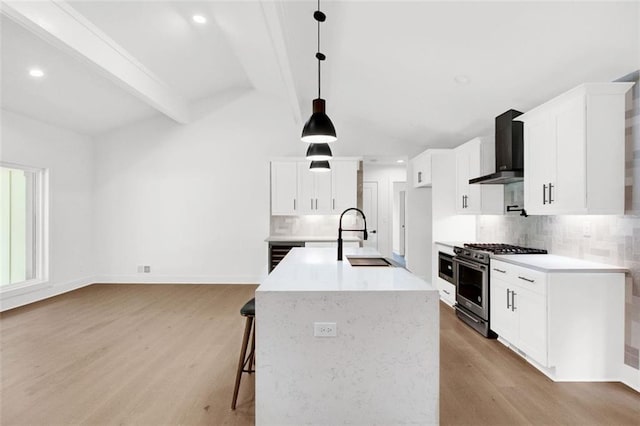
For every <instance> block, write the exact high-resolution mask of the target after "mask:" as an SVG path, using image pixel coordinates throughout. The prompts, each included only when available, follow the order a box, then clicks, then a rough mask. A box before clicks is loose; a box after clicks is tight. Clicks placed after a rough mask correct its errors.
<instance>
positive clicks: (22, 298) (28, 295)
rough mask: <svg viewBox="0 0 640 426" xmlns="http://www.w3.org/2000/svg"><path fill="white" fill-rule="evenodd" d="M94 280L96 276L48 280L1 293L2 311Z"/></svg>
mask: <svg viewBox="0 0 640 426" xmlns="http://www.w3.org/2000/svg"><path fill="white" fill-rule="evenodd" d="M94 282H95V277H84V278H79V279H77V280H73V281H68V282H64V283H57V284H51V283H48V282H45V283H40V284H36V285H34V286H31V287H23V288H21V289H20V290H19V291H13V292H10V293H5V294H0V312H3V311H7V310H9V309H13V308H18V307H20V306H24V305H28V304H30V303H34V302H39V301H40V300H44V299H48V298H50V297H53V296H57V295H59V294H62V293H67V292H69V291H73V290H77V289H79V288H82V287H86V286H88V285H91V284H93V283H94Z"/></svg>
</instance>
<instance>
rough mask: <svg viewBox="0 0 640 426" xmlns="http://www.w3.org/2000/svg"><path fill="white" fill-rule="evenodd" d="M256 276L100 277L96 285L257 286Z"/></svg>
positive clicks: (258, 279) (97, 278) (147, 275)
mask: <svg viewBox="0 0 640 426" xmlns="http://www.w3.org/2000/svg"><path fill="white" fill-rule="evenodd" d="M260 281H262V278H261V277H257V276H249V275H247V276H237V275H234V276H210V275H184V276H175V275H153V274H135V275H100V276H97V277H95V281H94V282H95V283H96V284H254V285H255V284H259V283H260Z"/></svg>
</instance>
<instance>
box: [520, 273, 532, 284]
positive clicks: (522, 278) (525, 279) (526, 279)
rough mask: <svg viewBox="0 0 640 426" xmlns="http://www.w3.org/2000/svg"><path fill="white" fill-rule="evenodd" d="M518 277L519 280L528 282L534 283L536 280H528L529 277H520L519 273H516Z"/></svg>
mask: <svg viewBox="0 0 640 426" xmlns="http://www.w3.org/2000/svg"><path fill="white" fill-rule="evenodd" d="M518 278H520V279H521V280H524V281H527V282H530V283H535V282H536V280H530V279H529V278H525V277H521V276H520V275H518Z"/></svg>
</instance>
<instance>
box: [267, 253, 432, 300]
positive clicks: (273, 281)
mask: <svg viewBox="0 0 640 426" xmlns="http://www.w3.org/2000/svg"><path fill="white" fill-rule="evenodd" d="M350 255H357V256H370V257H379V256H380V254H379V253H378V252H377V251H375V250H373V249H371V248H355V247H354V248H350V247H345V248H344V256H343V257H344V260H343V261H342V262H338V261H337V251H336V249H335V248H302V247H296V248H294V249H292V250H291V251H290V252H289V254H287V256H286V257H285V258H284V259H283V260H282V262H280V264H278V266H277V267H276V268H275V269H274V270H273V271H272V272H271V274H269V275H268V276H267V277H266V278H265V279H264V281H263V282H262V283H261V284H260V287H258V289H257V290H256V291H425V290H426V291H434V292H437V290H436V289H435V288H434V287H433V286H432V285H431V284H430V283H428V282H426V281H424V280H422V279H420V278H418V277H417V276H415V275H413V274H412V273H411V272H409V271H407V270H406V269H404V268H397V267H380V266H357V267H354V266H351V264H350V263H349V260H348V259H347V256H350Z"/></svg>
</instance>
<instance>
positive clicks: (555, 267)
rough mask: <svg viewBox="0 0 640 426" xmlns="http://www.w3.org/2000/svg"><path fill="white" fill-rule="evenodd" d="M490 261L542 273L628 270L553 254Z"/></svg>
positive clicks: (504, 257)
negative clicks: (497, 261) (506, 263)
mask: <svg viewBox="0 0 640 426" xmlns="http://www.w3.org/2000/svg"><path fill="white" fill-rule="evenodd" d="M491 258H492V259H495V260H501V261H503V262H508V263H513V264H514V265H518V266H524V267H525V268H531V269H536V270H538V271H542V272H577V273H580V272H621V273H625V272H628V271H629V270H628V269H627V268H624V267H622V266H616V265H607V264H605V263H597V262H591V261H588V260H583V259H575V258H572V257H564V256H557V255H555V254H510V255H491Z"/></svg>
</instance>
